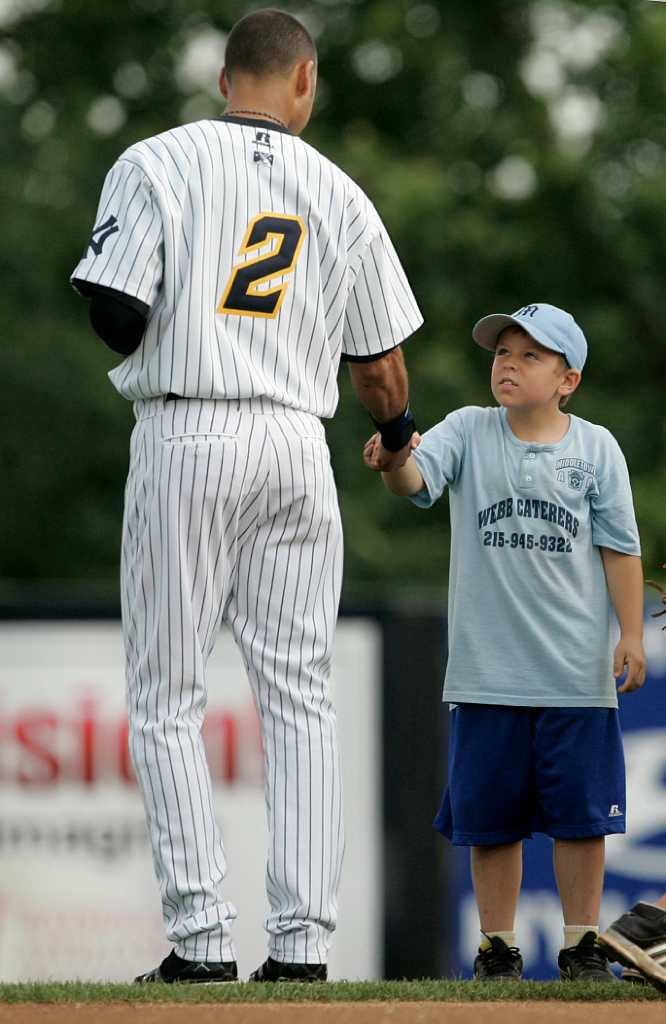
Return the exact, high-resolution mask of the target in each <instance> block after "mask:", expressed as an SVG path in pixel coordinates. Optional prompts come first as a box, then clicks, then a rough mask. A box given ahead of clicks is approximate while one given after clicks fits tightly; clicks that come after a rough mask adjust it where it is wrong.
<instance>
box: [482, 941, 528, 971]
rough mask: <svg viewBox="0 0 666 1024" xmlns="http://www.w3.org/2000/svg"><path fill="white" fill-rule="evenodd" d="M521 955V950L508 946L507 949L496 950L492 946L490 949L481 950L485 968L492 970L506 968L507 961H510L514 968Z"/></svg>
mask: <svg viewBox="0 0 666 1024" xmlns="http://www.w3.org/2000/svg"><path fill="white" fill-rule="evenodd" d="M507 954H508V955H507ZM519 955H520V950H519V949H518V947H517V946H507V947H506V949H495V948H494V947H493V946H491V947H490V949H481V950H479V956H480V957H481V960H482V961H483V963H484V966H486V967H488V968H490V969H492V968H495V967H505V966H506V962H507V960H509V961H510V963H511V966H513V965H514V964H515V962H516V960H517V959H518V957H519Z"/></svg>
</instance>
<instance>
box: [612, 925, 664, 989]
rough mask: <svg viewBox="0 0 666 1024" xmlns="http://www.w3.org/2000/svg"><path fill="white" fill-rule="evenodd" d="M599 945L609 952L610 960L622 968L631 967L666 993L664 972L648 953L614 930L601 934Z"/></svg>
mask: <svg viewBox="0 0 666 1024" xmlns="http://www.w3.org/2000/svg"><path fill="white" fill-rule="evenodd" d="M598 941H599V943H600V945H602V946H604V947H605V948H606V949H608V950H610V952H611V954H612V956H611V957H610V959H611V960H617V961H618V963H621V964H622V965H623V966H624V967H633V968H634V969H635V970H637V971H638V972H639V974H642V975H643V977H644V978H646V979H647V980H648V981H649V982H651V984H652V985H654V986H655V988H657V989H658V990H659V991H660V992H666V970H665V969H664V968H663V967H661V966H660V965H659V964H658V963H657V962H656V960H653V959H652V957H651V956H650V954H649V953H646V952H645V950H644V949H641V947H640V946H637V945H636V944H635V943H634V942H631V941H630V940H629V939H627V938H626V937H625V936H624V935H622V934H621V933H620V932H616V931H615V929H614V928H609V929H608V931H605V932H602V934H601V935H600V936H599V939H598Z"/></svg>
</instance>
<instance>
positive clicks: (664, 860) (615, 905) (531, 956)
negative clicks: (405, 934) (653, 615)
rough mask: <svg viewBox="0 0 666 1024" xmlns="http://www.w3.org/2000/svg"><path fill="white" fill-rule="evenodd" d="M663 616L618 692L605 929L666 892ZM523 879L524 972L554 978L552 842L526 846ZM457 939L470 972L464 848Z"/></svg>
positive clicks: (473, 933)
mask: <svg viewBox="0 0 666 1024" xmlns="http://www.w3.org/2000/svg"><path fill="white" fill-rule="evenodd" d="M663 622H664V619H661V620H660V619H657V620H656V621H655V620H649V621H648V623H647V624H646V651H647V657H648V678H647V680H646V683H645V686H644V687H643V689H642V690H639V691H637V692H634V693H629V694H624V695H620V698H619V699H620V718H621V722H622V729H623V733H624V750H625V760H626V770H627V809H626V814H627V834H626V835H624V836H609V837H608V838H607V840H606V879H605V886H604V896H603V902H602V907H601V920H600V925H601V927H602V929H603V928H604V927H605V926H606V925H608V924H610V922H611V921H613V920H614V919H615V918H617V917H619V915H620V914H622V913H624V911H625V910H626V909H627V908H629V907H630V906H632V905H633V904H634V903H635V902H636V901H637V900H640V899H644V900H653V899H656V898H657V897H658V896H660V895H662V894H663V893H664V891H666V632H662V630H661V625H660V624H663ZM523 863H524V878H523V887H522V891H521V896H520V902H519V908H518V915H517V920H516V930H517V936H516V938H517V942H518V944H519V946H520V949H521V952H522V954H523V958H524V960H525V977H526V978H532V979H553V978H557V977H558V971H557V954H558V952H559V950H560V949H561V948H562V942H563V934H562V927H563V921H562V911H561V908H560V901H559V897H558V893H557V888H556V886H555V880H554V877H553V866H552V841H551V840H550V839H548V838H547V837H545V836H537V837H536V838H535V839H533V840H528V841H526V842H525V844H524V858H523ZM456 875H457V878H456V885H455V889H456V893H457V897H456V899H457V905H458V915H457V923H458V942H457V949H456V956H455V960H454V962H453V964H452V969H453V970H454V971H456V972H459V973H460V974H462V975H464V976H466V977H469V975H470V973H471V966H472V962H473V960H474V956H475V954H476V951H477V948H478V945H479V941H480V939H481V935H480V932H479V918H478V913H477V909H476V904H475V901H474V895H473V892H472V885H471V879H470V874H469V854H468V852H467V851H466V850H462V849H459V850H457V851H456Z"/></svg>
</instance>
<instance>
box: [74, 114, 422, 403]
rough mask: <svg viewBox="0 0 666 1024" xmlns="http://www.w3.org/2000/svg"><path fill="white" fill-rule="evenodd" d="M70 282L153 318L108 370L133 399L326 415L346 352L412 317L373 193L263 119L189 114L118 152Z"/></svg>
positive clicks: (394, 334) (408, 325) (373, 348)
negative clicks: (209, 401) (222, 402)
mask: <svg viewBox="0 0 666 1024" xmlns="http://www.w3.org/2000/svg"><path fill="white" fill-rule="evenodd" d="M72 281H73V283H74V284H75V286H76V287H77V288H78V289H79V290H80V291H81V292H83V293H84V294H88V293H90V292H91V291H93V290H94V287H95V286H102V287H106V288H111V289H113V290H114V291H119V292H122V293H124V294H125V295H126V296H128V298H129V299H130V300H131V301H132V302H133V303H134V304H135V305H136V306H137V308H138V309H140V310H141V311H142V312H143V313H145V314H146V315H147V317H148V320H147V326H146V331H145V334H144V337H143V340H142V342H141V344H140V345H139V347H138V349H137V350H136V351H135V352H133V353H132V354H131V355H130V356H128V357H127V358H126V359H125V360H124V361H123V362H122V363H121V364H120V365H119V366H117V367H116V368H115V369H114V370H112V371H111V373H110V375H109V376H110V377H111V380H112V382H113V384H114V385H115V387H116V388H117V389H118V391H119V392H120V393H121V394H122V395H123V396H124V397H126V398H128V399H137V398H151V397H157V396H159V395H165V394H168V393H169V392H172V393H176V394H178V395H181V396H184V397H192V398H194V397H198V398H216V399H236V398H241V399H260V400H261V401H259V402H258V403H257V408H259V409H261V408H262V406H263V405H264V404H265V405H266V408H268V407H270V405H271V402H277V403H279V404H281V405H284V406H287V407H290V408H293V409H297V410H300V411H303V412H309V413H313V414H314V415H316V416H321V417H330V416H332V415H333V413H334V411H335V408H336V405H337V402H338V388H337V379H336V378H337V372H338V367H339V362H340V358H341V356H342V357H344V356H345V355H347V356H350V357H352V358H353V357H354V356H366V355H372V354H377V353H380V352H383V351H388V350H389V349H391V348H393V347H394V346H396V345H398V344H399V343H400V342H402V341H403V340H404V339H405V338H407V337H408V336H409V335H410V334H412V333H413V332H414V331H415V330H416V328H417V327H419V326H420V324H421V323H422V317H421V314H420V312H419V309H418V307H417V304H416V301H415V299H414V296H413V294H412V291H411V289H410V287H409V283H408V281H407V278H406V276H405V273H404V271H403V269H402V267H401V265H400V262H399V260H398V257H397V255H396V253H395V250H394V248H393V245H392V244H391V240H390V238H389V236H388V234H387V232H386V229H385V228H384V226H383V224H382V222H381V220H380V217H379V215H378V214H377V211H376V210H375V208H374V206H373V205H372V203H371V202H370V201H369V199H368V198H367V197H366V196H365V194H364V193H363V192H362V190H361V189H360V188H359V187H358V186H357V185H356V184H355V183H354V182H353V181H352V180H351V179H350V178H349V177H348V176H347V175H345V174H344V173H343V172H342V171H341V170H340V169H339V168H338V167H336V166H335V165H334V164H333V163H331V162H330V161H329V160H327V159H326V158H325V157H323V156H322V155H321V154H320V153H318V152H317V151H316V150H315V149H313V148H312V146H309V145H308V144H307V143H305V142H303V141H302V140H301V139H299V138H297V137H294V136H292V135H291V134H289V133H288V132H285V131H282V130H280V129H279V128H277V127H276V126H275V125H271V124H270V123H269V122H267V121H261V122H259V121H247V120H245V121H242V120H241V119H240V118H237V119H229V120H227V119H224V118H220V119H214V120H205V121H198V122H195V123H193V124H187V125H183V126H181V127H178V128H174V129H173V130H171V131H167V132H164V133H163V134H161V135H157V136H155V137H153V138H150V139H146V140H144V141H142V142H139V143H137V144H136V145H134V146H132V147H131V148H130V149H128V150H126V152H125V153H123V155H122V156H121V157H120V158H119V160H118V161H117V162H116V163H115V164H114V166H113V167H112V168H111V170H110V172H109V174H108V175H107V178H106V181H105V183H104V187H103V190H102V195H101V199H100V203H99V208H98V213H97V220H96V225H95V229H94V231H93V235H92V238H91V241H90V243H89V245H88V247H87V249H86V252H85V254H84V256H83V258H82V260H81V261H80V262H79V264H78V266H77V267H76V270H75V271H74V273H73V275H72Z"/></svg>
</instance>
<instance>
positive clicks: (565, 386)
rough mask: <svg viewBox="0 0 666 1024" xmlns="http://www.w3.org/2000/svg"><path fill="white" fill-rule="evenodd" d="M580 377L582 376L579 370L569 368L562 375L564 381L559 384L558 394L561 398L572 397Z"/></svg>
mask: <svg viewBox="0 0 666 1024" xmlns="http://www.w3.org/2000/svg"><path fill="white" fill-rule="evenodd" d="M582 376H583V374H582V373H581V372H580V370H572V369H571V368H570V367H569V368H567V370H566V372H565V374H564V380H563V381H562V383H561V384H560V394H561V395H562V397H563V398H564V397H566V398H568V397H569V396H570V395H573V393H574V391H575V390H576V388H577V387H578V385H579V384H580V382H581V378H582Z"/></svg>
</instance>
